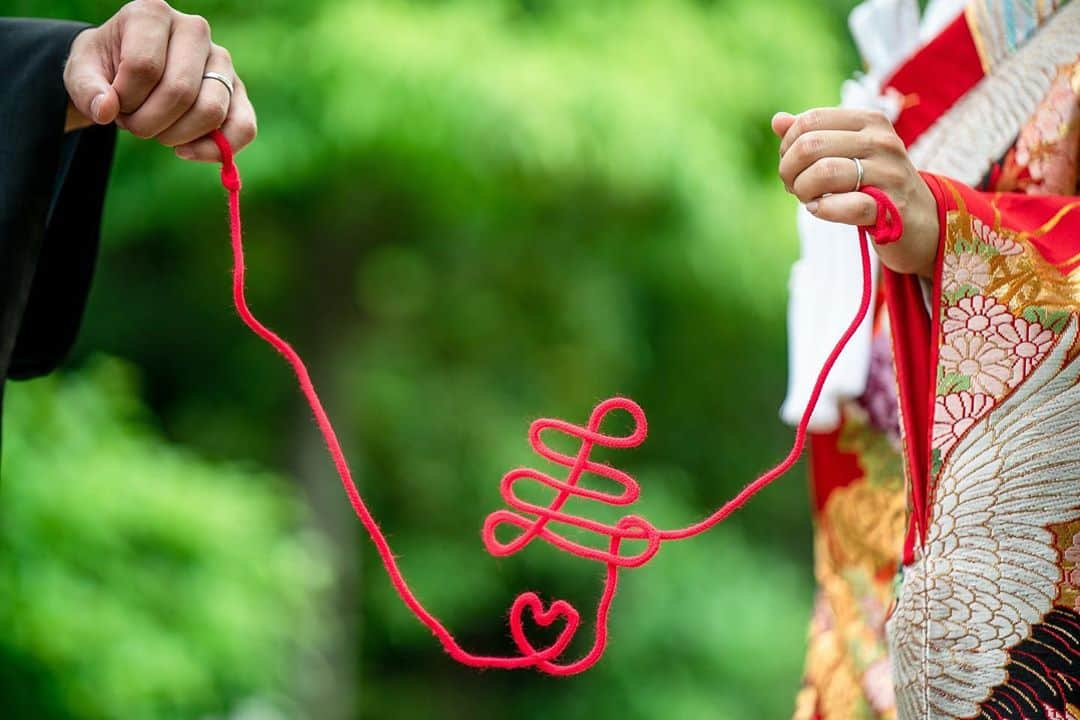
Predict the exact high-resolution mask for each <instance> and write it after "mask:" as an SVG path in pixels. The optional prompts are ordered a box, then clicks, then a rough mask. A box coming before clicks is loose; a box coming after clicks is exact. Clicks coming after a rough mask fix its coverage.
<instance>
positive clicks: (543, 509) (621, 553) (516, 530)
mask: <svg viewBox="0 0 1080 720" xmlns="http://www.w3.org/2000/svg"><path fill="white" fill-rule="evenodd" d="M211 138H212V139H213V140H214V142H215V143H216V144H217V146H218V149H219V150H220V151H221V183H222V185H224V186H225V187H226V188H227V189H228V190H229V234H230V236H231V239H232V248H233V301H234V302H235V304H236V310H237V312H238V313H239V315H240V317H241V319H242V320H243V321H244V323H245V324H246V325H247V326H248V327H249V328H251V330H252V331H253V332H254V333H255V334H257V335H258V336H259V337H261V338H262V339H263V340H265V341H266V342H267V343H269V344H270V345H272V346H273V347H274V349H276V350H277V351H278V352H279V353H281V355H282V356H284V358H285V359H286V361H287V362H288V363H289V365H290V366H291V367H292V369H293V371H294V372H295V373H296V378H297V381H298V383H299V385H300V390H301V392H302V393H303V394H304V397H305V398H306V399H307V401H308V404H309V406H310V407H311V410H312V412H313V413H314V415H315V421H316V423H317V424H318V426H319V430H320V432H321V433H322V435H323V438H324V439H325V440H326V445H327V448H328V449H329V451H330V456H331V458H332V459H333V461H334V466H335V468H336V469H337V472H338V476H339V477H340V479H341V484H342V486H343V488H344V490H345V494H346V495H347V496H348V498H349V502H350V504H351V505H352V507H353V510H354V512H355V513H356V515H357V517H358V518H359V519H360V522H361V523H362V524H363V526H364V528H365V529H366V530H367V532H368V535H369V536H370V537H371V541H372V542H373V543H374V544H375V548H376V550H377V551H378V553H379V558H380V559H381V560H382V563H383V567H384V568H385V569H386V573H387V575H388V576H389V578H390V582H391V584H392V585H393V586H394V589H395V590H396V591H397V593H398V595H399V596H400V597H401V599H402V601H403V602H404V603H405V605H406V606H407V607H408V608H409V610H411V611H412V612H413V613H414V614H415V615H416V617H417V618H418V619H419V620H420V621H421V622H422V623H423V624H424V625H426V626H427V627H428V629H430V630H431V631H432V632H433V633H434V634H435V636H436V637H437V638H438V640H439V642H440V643H442V645H443V647H444V648H445V649H446V651H447V652H448V653H449V654H450V656H451V657H452V658H454V659H455V660H457V661H458V662H461V663H463V664H465V665H468V666H470V667H478V668H503V669H508V670H509V669H513V668H529V667H532V668H536V669H538V670H540V671H542V672H545V673H549V674H551V675H574V674H576V673H579V672H582V671H584V670H587V669H588V668H590V667H592V666H593V665H594V664H596V662H597V661H598V660H599V659H600V656H601V655H602V654H603V653H604V649H605V648H606V647H607V641H608V617H609V614H610V611H611V603H612V600H613V599H614V597H615V590H616V588H617V586H618V580H619V572H620V570H622V569H623V568H634V567H640V566H642V565H644V564H645V563H647V562H648V561H649V560H650V559H652V558H653V557H654V556H655V555H656V553H657V552H658V551H659V549H660V546H661V544H662V543H663V542H665V541H671V540H681V539H685V538H689V537H693V536H695V535H699V534H701V533H703V532H705V531H707V530H709V529H710V528H712V527H715V526H716V525H717V524H719V523H720V522H722V521H723V520H724V519H725V518H726V517H728V516H729V515H730V514H731V513H732V512H734V511H735V510H737V509H738V508H740V507H742V506H743V505H744V504H746V502H747V501H748V500H749V499H750V498H751V497H753V496H754V495H755V494H756V493H757V492H759V491H760V490H761V489H762V488H764V487H765V486H767V485H768V484H769V483H771V482H773V481H774V480H775V479H776V478H778V477H780V476H781V475H783V474H784V473H785V472H787V471H788V470H789V469H790V468H791V467H792V466H793V465H794V464H795V462H796V461H797V460H798V458H799V456H800V455H801V454H802V450H803V447H804V445H805V443H806V432H807V426H808V424H809V422H810V414H811V413H812V412H813V410H814V407H815V405H816V404H817V401H818V398H819V397H820V396H821V391H822V387H823V386H824V383H825V379H826V378H827V377H828V375H829V372H830V371H831V370H832V367H833V365H834V364H835V363H836V359H837V357H838V356H839V355H840V353H841V352H842V351H843V349H844V347H845V346H846V345H847V343H848V341H849V340H850V339H851V337H852V335H853V334H854V333H855V331H856V330H857V329H858V328H859V326H860V325H861V324H862V322H863V319H864V318H865V317H866V315H867V312H868V311H869V309H870V305H871V302H870V301H871V288H872V282H871V265H870V248H869V242H868V240H867V236H868V234H871V233H872V234H873V237H874V238H875V240H876V241H877V242H878V243H879V244H884V243H890V242H895V241H896V240H899V239H900V236H901V235H903V232H904V225H903V220H902V219H901V217H900V213H899V211H898V210H897V209H896V205H894V204H893V202H892V200H890V199H889V197H888V196H887V195H885V193H883V192H882V191H881V190H879V189H877V188H875V187H865V188H862V191H863V192H865V193H866V194H867V195H869V196H871V197H872V198H874V200H875V201H876V202H877V206H878V213H877V219H876V221H875V222H874V224H873V225H868V226H865V227H860V228H859V252H860V256H861V260H862V281H863V292H862V299H861V300H860V302H859V309H858V311H857V312H856V313H855V317H854V318H853V319H852V321H851V324H850V325H849V326H848V328H847V329H846V330H845V331H844V334H843V335H841V337H840V338H839V340H837V342H836V346H835V347H834V348H833V350H832V352H831V353H830V354H829V357H828V358H826V360H825V363H824V365H822V368H821V372H820V373H819V375H818V378H817V382H816V383H815V384H814V389H813V392H812V393H811V395H810V400H809V402H808V403H807V407H806V410H805V411H804V412H803V416H802V419H801V420H800V421H799V426H798V427H797V428H796V431H795V441H794V443H793V445H792V448H791V451H790V452H789V453H788V455H787V457H786V458H784V460H783V461H781V462H780V464H778V465H777V466H776V467H774V468H773V469H772V470H769V471H768V472H766V473H765V474H763V475H761V476H760V477H758V478H757V479H756V480H754V481H753V482H751V483H749V484H748V485H746V486H745V487H744V488H743V489H742V490H741V491H740V492H739V494H738V495H736V496H735V497H734V498H732V499H731V500H729V501H728V502H726V503H725V504H724V505H722V506H721V507H720V508H719V509H717V510H716V511H714V512H713V513H712V514H711V515H709V516H708V517H706V518H704V519H702V520H699V521H698V522H695V523H693V524H691V525H687V526H685V527H681V528H675V529H659V528H657V527H656V526H654V525H653V524H652V523H650V522H649V521H648V520H646V519H645V518H643V517H641V516H639V515H631V514H627V515H624V516H623V517H622V518H621V519H619V520H618V521H617V522H615V523H614V524H610V523H604V522H600V521H596V520H592V519H589V518H587V517H583V516H580V515H577V514H575V513H574V512H571V511H570V509H569V508H568V507H567V505H568V503H570V502H573V503H574V504H575V506H578V507H580V506H581V505H582V504H583V502H584V503H587V504H586V507H590V506H595V505H609V506H614V507H624V508H628V507H629V506H631V505H633V504H634V503H635V502H636V501H637V500H638V498H639V496H640V494H641V488H640V487H639V485H638V483H637V482H636V481H635V480H634V478H633V477H631V476H630V475H629V474H627V473H625V472H622V471H621V470H617V469H615V468H613V467H611V466H609V465H606V464H604V463H601V462H599V461H596V460H593V459H592V458H591V456H590V455H591V452H592V450H593V449H594V448H596V447H603V448H610V449H629V448H635V447H637V446H638V445H640V444H641V443H642V442H643V441H644V440H645V436H646V434H647V432H648V425H647V422H646V419H645V412H644V411H643V410H642V409H641V406H639V405H638V404H637V403H635V402H634V401H633V400H630V399H629V398H622V397H615V398H611V399H609V400H605V401H604V402H602V403H600V404H599V405H597V406H596V408H595V409H594V410H593V412H592V415H591V416H590V417H589V421H588V423H587V424H586V425H584V426H581V425H574V424H571V423H568V422H566V421H563V420H537V421H536V422H534V423H533V424H532V426H531V427H530V428H529V441H530V443H531V444H532V446H533V449H534V450H535V451H536V453H537V454H539V455H540V456H541V457H542V458H544V459H545V460H547V461H549V462H551V463H554V464H555V465H559V466H562V467H564V468H567V470H568V472H567V474H566V476H565V478H558V477H555V476H553V475H549V474H547V473H544V472H541V471H539V470H533V469H530V468H519V469H517V470H512V471H510V472H509V473H507V474H506V475H505V476H504V477H503V480H502V484H501V486H500V490H501V493H502V497H503V500H504V501H505V502H506V504H507V505H508V506H509V507H508V508H504V509H501V510H496V511H495V512H493V513H491V514H490V515H489V516H488V518H487V520H486V521H485V522H484V528H483V540H484V544H485V545H486V546H487V549H488V551H489V552H490V553H491V554H492V555H495V556H499V557H502V556H507V555H512V554H514V553H516V552H518V551H520V550H522V549H523V548H525V547H526V546H527V545H529V544H530V543H531V542H532V541H534V540H537V539H539V540H541V541H543V542H546V543H548V544H550V545H552V546H553V547H555V548H557V549H559V550H562V551H564V552H567V553H570V554H572V555H576V556H578V557H583V558H587V559H590V560H594V561H597V562H599V563H602V564H603V565H604V568H605V571H604V580H603V590H602V592H601V595H600V599H599V601H598V602H597V605H596V611H595V615H594V617H595V623H594V630H593V641H592V646H591V648H590V649H589V650H588V651H587V652H586V653H585V654H584V655H583V656H581V657H580V658H579V659H577V660H569V661H561V662H560V658H561V656H562V655H563V654H564V652H565V651H566V650H567V649H568V648H569V646H570V644H571V642H572V640H573V638H574V635H575V633H576V632H577V631H578V629H579V627H580V626H581V621H582V615H581V613H580V612H579V611H578V610H577V609H576V608H575V607H574V606H573V605H571V604H570V603H568V602H566V601H565V600H555V601H554V602H551V603H550V604H548V605H546V606H545V604H544V602H543V601H542V600H541V599H540V596H539V595H537V594H536V593H534V592H523V593H521V594H520V595H518V596H517V598H516V599H515V600H514V603H513V605H512V606H511V608H510V634H511V637H512V639H513V641H514V645H515V646H516V647H517V650H518V653H519V654H517V655H501V656H500V655H496V656H492V655H478V654H475V653H471V652H469V651H468V650H466V649H465V648H463V647H462V646H461V645H460V644H459V643H458V641H457V640H456V639H455V638H454V636H453V634H452V633H451V632H450V630H449V629H447V627H446V626H445V625H443V624H442V622H441V621H440V620H439V619H438V618H437V617H435V615H433V614H432V613H431V611H429V610H428V609H427V608H425V607H424V605H423V603H421V602H420V600H419V598H417V597H416V595H415V593H414V592H413V590H412V588H410V587H409V584H408V582H406V580H405V576H404V575H403V574H402V570H401V567H400V566H399V565H398V561H397V558H396V557H395V555H394V553H393V551H392V550H391V548H390V543H389V542H388V541H387V539H386V536H385V535H384V534H383V532H382V530H380V529H379V526H378V523H376V522H375V517H374V516H373V515H372V513H371V511H370V510H369V509H368V507H367V505H366V504H365V503H364V500H363V498H362V497H361V496H360V492H359V490H357V488H356V483H355V482H354V481H353V478H352V473H351V472H350V471H349V465H348V463H347V462H346V460H345V454H344V452H343V451H342V449H341V443H340V442H338V438H337V434H336V433H335V432H334V427H333V425H332V424H331V422H330V418H329V417H328V416H327V414H326V410H325V408H323V405H322V402H321V401H320V400H319V395H318V393H317V392H316V391H315V386H314V385H313V384H312V382H311V376H310V375H309V374H308V371H307V368H306V367H305V366H304V361H303V360H302V359H301V358H300V356H299V355H298V354H297V353H296V351H295V350H293V349H292V347H291V346H290V345H289V344H288V343H287V342H286V341H285V340H283V339H282V338H281V337H279V336H278V335H276V334H275V333H274V332H273V331H272V330H270V329H269V328H267V327H266V326H265V325H263V324H262V323H261V322H259V320H258V319H257V318H256V317H255V316H254V315H253V314H252V313H251V309H250V308H249V307H248V305H247V300H246V298H245V297H244V245H243V233H242V230H241V223H240V192H239V191H240V175H239V173H238V172H237V170H236V165H235V164H234V162H233V152H232V148H231V147H230V146H229V141H228V140H227V139H226V138H225V136H224V135H222V134H221V132H220V131H219V130H215V131H214V132H212V133H211ZM614 411H622V412H625V413H628V414H629V415H630V418H631V420H632V422H633V425H632V427H631V429H630V432H629V433H628V434H625V435H610V434H607V433H604V432H601V431H600V426H601V424H602V423H603V421H604V418H605V417H606V416H607V415H608V414H609V413H611V412H614ZM545 431H555V432H558V433H563V434H565V435H568V436H570V437H571V438H573V439H575V440H577V441H578V442H579V443H580V445H579V449H578V451H577V452H576V453H575V454H573V455H568V454H564V453H561V452H559V451H557V450H554V449H553V448H551V447H550V446H549V445H547V444H546V443H545V442H544V441H543V439H542V438H541V435H542V434H543V433H544V432H545ZM585 475H590V476H593V477H594V478H599V479H602V483H601V487H600V488H594V487H591V486H586V485H583V484H582V483H581V480H582V478H583V476H585ZM521 482H531V483H532V484H534V485H538V486H540V487H541V488H545V489H547V490H548V491H549V497H550V496H551V494H553V497H551V499H549V501H548V502H547V504H545V505H540V504H536V503H533V502H529V501H528V500H526V499H525V498H524V497H522V496H521V495H519V494H518V493H517V492H516V488H517V486H518V484H519V483H521ZM590 485H591V484H590ZM503 527H506V528H507V530H509V532H511V533H513V535H512V537H510V538H509V539H506V540H500V539H498V538H497V537H496V531H497V530H499V529H500V528H503ZM507 530H504V531H503V534H504V535H506V534H509V533H508V532H507ZM597 539H599V542H597ZM605 539H606V540H607V543H606V549H605V548H604V547H603V545H604V543H603V540H605ZM623 543H627V544H629V545H630V546H631V549H630V550H629V551H627V550H626V549H624V548H623V547H622V545H623ZM598 545H599V546H598ZM526 621H528V623H529V625H530V626H540V627H544V628H549V629H550V632H549V637H550V635H551V634H552V633H554V634H555V639H554V640H550V639H549V641H548V643H547V644H546V645H544V646H542V647H537V645H535V644H534V643H533V642H532V641H530V639H529V638H528V636H527V630H526Z"/></svg>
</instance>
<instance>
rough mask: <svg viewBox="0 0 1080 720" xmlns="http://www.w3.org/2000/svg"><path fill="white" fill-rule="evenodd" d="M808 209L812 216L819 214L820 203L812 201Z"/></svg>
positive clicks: (808, 204) (807, 206)
mask: <svg viewBox="0 0 1080 720" xmlns="http://www.w3.org/2000/svg"><path fill="white" fill-rule="evenodd" d="M806 209H807V210H809V211H810V213H811V214H815V213H817V209H818V201H817V200H811V201H810V202H808V203H806Z"/></svg>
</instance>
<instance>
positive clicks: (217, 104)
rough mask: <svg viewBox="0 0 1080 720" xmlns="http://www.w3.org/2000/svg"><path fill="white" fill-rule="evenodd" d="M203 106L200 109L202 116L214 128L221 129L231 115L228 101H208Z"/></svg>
mask: <svg viewBox="0 0 1080 720" xmlns="http://www.w3.org/2000/svg"><path fill="white" fill-rule="evenodd" d="M201 105H202V106H201V107H200V108H199V111H200V114H201V115H203V116H204V117H205V118H206V120H207V122H208V123H211V124H213V126H214V127H221V124H222V123H223V122H225V117H226V116H227V115H228V114H229V103H228V101H226V100H208V101H203V102H202V104H201Z"/></svg>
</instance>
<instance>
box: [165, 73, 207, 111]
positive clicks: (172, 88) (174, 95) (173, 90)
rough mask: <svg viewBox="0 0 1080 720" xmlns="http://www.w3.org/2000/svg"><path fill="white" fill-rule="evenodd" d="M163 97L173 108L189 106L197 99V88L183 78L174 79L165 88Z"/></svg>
mask: <svg viewBox="0 0 1080 720" xmlns="http://www.w3.org/2000/svg"><path fill="white" fill-rule="evenodd" d="M164 90H165V95H166V97H167V98H168V99H169V100H170V101H171V102H172V104H173V105H174V106H177V105H185V106H189V107H190V106H191V104H192V103H194V102H195V99H196V98H197V97H199V86H198V85H196V84H195V83H193V82H192V81H191V80H188V79H185V78H175V79H173V80H171V81H169V83H168V85H166V86H165V88H164Z"/></svg>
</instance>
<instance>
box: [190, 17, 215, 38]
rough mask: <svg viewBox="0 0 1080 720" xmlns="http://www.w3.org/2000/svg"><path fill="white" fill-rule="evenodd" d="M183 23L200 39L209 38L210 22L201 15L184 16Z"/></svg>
mask: <svg viewBox="0 0 1080 720" xmlns="http://www.w3.org/2000/svg"><path fill="white" fill-rule="evenodd" d="M184 22H186V23H187V24H189V25H191V29H192V30H194V31H195V32H196V33H198V34H199V35H200V36H202V37H210V21H209V20H207V19H206V18H204V17H203V16H202V15H185V16H184Z"/></svg>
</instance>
